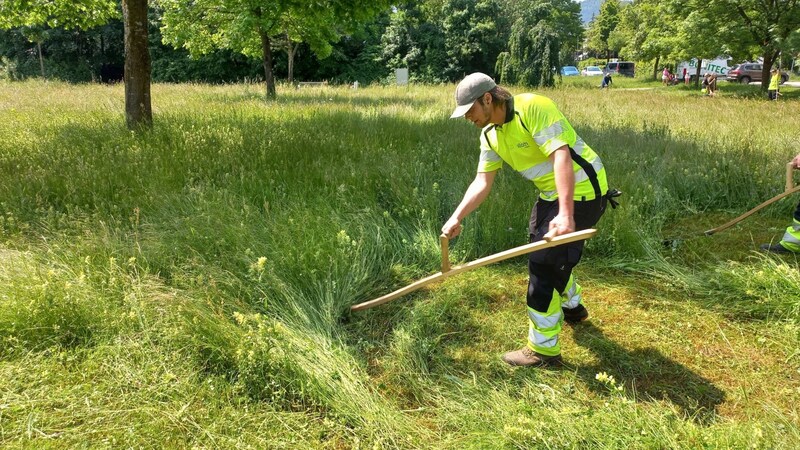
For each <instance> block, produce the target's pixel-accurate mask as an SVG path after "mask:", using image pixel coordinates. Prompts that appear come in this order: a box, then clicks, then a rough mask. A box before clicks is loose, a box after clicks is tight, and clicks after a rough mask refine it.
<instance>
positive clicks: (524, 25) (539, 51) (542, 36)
mask: <svg viewBox="0 0 800 450" xmlns="http://www.w3.org/2000/svg"><path fill="white" fill-rule="evenodd" d="M531 6H532V7H531V8H529V9H527V10H526V11H525V12H524V13H523V15H522V16H521V17H520V18H518V19H517V20H516V21H515V22H514V25H512V26H511V37H510V38H509V41H508V51H507V52H503V53H501V54H500V55H499V56H498V58H497V72H498V73H499V74H500V81H501V82H502V83H524V84H527V85H529V86H534V87H537V86H553V85H554V84H555V78H554V77H555V75H554V69H555V68H556V67H557V66H558V63H559V47H560V42H559V38H558V33H557V32H556V31H555V29H554V27H553V25H552V24H550V23H549V22H548V21H547V18H548V17H550V7H551V4H550V3H549V2H534V3H533V4H532V5H531Z"/></svg>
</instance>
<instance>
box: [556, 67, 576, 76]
mask: <svg viewBox="0 0 800 450" xmlns="http://www.w3.org/2000/svg"><path fill="white" fill-rule="evenodd" d="M580 74H581V72H580V71H579V70H578V68H577V67H575V66H564V67H562V68H561V76H564V77H572V76H576V75H580Z"/></svg>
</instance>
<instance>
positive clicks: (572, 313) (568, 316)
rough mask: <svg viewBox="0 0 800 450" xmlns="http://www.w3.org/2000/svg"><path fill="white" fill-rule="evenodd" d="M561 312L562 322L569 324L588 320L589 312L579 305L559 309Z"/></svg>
mask: <svg viewBox="0 0 800 450" xmlns="http://www.w3.org/2000/svg"><path fill="white" fill-rule="evenodd" d="M561 312H563V313H564V320H565V321H566V322H567V323H571V324H576V323H580V322H583V321H584V320H586V319H588V318H589V311H587V310H586V307H584V306H583V305H582V304H580V303H579V304H578V306H576V307H575V308H561Z"/></svg>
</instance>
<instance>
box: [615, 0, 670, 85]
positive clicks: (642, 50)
mask: <svg viewBox="0 0 800 450" xmlns="http://www.w3.org/2000/svg"><path fill="white" fill-rule="evenodd" d="M618 17H619V22H618V23H617V26H616V27H615V28H614V30H613V31H612V32H611V33H610V34H609V37H608V41H609V44H610V47H611V48H618V49H619V52H620V54H622V55H625V58H627V59H632V60H636V61H652V60H655V64H654V65H653V78H654V79H657V78H658V70H659V61H660V60H661V59H662V58H666V57H669V56H670V54H671V52H672V51H673V50H674V49H675V48H676V42H675V40H674V35H675V25H674V23H676V22H677V21H678V19H676V18H675V17H674V16H673V15H672V14H671V11H670V10H669V9H668V8H667V7H666V6H665V3H664V2H663V1H660V0H639V1H637V2H634V3H633V4H630V5H628V6H625V7H623V8H622V9H621V10H620V11H619V16H618Z"/></svg>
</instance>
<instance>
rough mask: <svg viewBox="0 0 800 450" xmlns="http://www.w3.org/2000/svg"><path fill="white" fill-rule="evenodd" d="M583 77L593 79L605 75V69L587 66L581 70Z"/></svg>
mask: <svg viewBox="0 0 800 450" xmlns="http://www.w3.org/2000/svg"><path fill="white" fill-rule="evenodd" d="M581 75H583V76H585V77H593V76H596V75H603V69H601V68H599V67H597V66H586V67H584V68H583V70H581Z"/></svg>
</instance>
